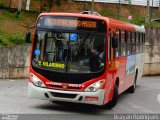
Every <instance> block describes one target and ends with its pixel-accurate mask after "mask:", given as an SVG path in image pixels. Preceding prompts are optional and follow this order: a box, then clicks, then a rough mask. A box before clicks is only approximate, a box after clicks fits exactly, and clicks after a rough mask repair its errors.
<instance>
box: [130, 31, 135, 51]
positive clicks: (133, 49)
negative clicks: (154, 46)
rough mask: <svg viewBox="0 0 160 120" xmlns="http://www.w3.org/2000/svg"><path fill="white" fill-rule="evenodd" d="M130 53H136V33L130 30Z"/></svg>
mask: <svg viewBox="0 0 160 120" xmlns="http://www.w3.org/2000/svg"><path fill="white" fill-rule="evenodd" d="M131 41H132V47H131V49H132V54H135V53H136V33H135V32H132V39H131Z"/></svg>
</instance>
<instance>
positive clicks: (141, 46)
mask: <svg viewBox="0 0 160 120" xmlns="http://www.w3.org/2000/svg"><path fill="white" fill-rule="evenodd" d="M140 52H141V53H142V52H143V34H142V33H141V34H140Z"/></svg>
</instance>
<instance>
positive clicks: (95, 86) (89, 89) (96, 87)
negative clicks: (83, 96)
mask: <svg viewBox="0 0 160 120" xmlns="http://www.w3.org/2000/svg"><path fill="white" fill-rule="evenodd" d="M104 83H105V80H104V79H103V80H99V81H98V82H95V83H93V84H91V85H90V86H88V87H87V88H86V89H85V90H84V91H85V92H96V91H98V90H99V89H100V88H101V87H102V86H103V85H104Z"/></svg>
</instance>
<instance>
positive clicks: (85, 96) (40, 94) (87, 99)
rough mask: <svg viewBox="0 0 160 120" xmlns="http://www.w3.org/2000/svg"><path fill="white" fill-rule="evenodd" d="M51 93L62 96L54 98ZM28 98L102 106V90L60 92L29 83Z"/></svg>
mask: <svg viewBox="0 0 160 120" xmlns="http://www.w3.org/2000/svg"><path fill="white" fill-rule="evenodd" d="M53 93H58V94H59V96H60V95H62V96H60V97H58V96H56V97H55V96H53V95H52V94H53ZM45 94H47V95H48V97H46V96H45ZM63 95H66V96H65V97H64V96H63ZM28 96H29V97H30V98H34V99H41V100H50V101H66V102H75V103H86V104H95V105H103V100H104V89H103V90H98V91H97V92H74V91H62V90H54V89H47V88H40V87H36V86H35V85H33V84H32V83H30V82H29V84H28ZM67 96H71V98H68V97H67ZM72 96H73V97H72ZM80 97H82V98H80Z"/></svg>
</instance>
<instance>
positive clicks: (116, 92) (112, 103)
mask: <svg viewBox="0 0 160 120" xmlns="http://www.w3.org/2000/svg"><path fill="white" fill-rule="evenodd" d="M117 101H118V86H117V85H115V87H114V92H113V97H112V100H111V101H110V102H109V103H108V104H106V108H108V109H111V108H113V107H114V106H115V105H116V104H117Z"/></svg>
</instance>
